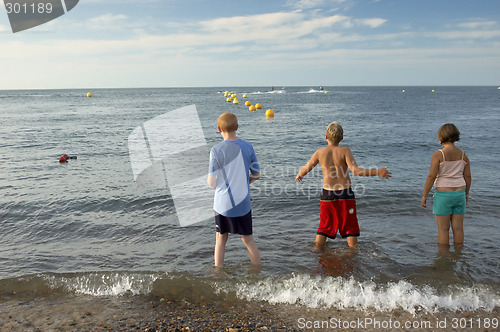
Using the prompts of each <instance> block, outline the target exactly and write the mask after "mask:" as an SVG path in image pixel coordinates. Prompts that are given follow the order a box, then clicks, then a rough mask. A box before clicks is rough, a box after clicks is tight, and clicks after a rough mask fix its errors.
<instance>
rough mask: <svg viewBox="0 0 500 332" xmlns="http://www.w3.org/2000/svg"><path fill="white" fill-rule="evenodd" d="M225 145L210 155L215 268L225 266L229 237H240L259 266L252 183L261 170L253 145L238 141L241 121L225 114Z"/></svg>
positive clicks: (220, 124)
mask: <svg viewBox="0 0 500 332" xmlns="http://www.w3.org/2000/svg"><path fill="white" fill-rule="evenodd" d="M217 128H218V130H219V132H220V133H221V135H222V137H223V138H224V141H222V142H221V143H219V144H217V145H216V146H214V147H213V148H212V150H211V151H210V168H209V173H208V179H207V182H208V184H209V185H210V187H212V188H213V189H214V190H215V195H214V211H215V225H216V236H215V253H214V258H215V266H218V267H221V266H224V254H225V248H226V243H227V239H228V233H233V234H239V235H241V240H242V241H243V244H244V245H245V247H246V248H247V250H248V255H249V257H250V261H251V262H252V264H254V265H260V264H261V262H260V254H259V249H258V248H257V244H256V243H255V240H254V238H253V235H252V234H253V230H252V207H251V203H250V183H252V182H254V181H255V180H258V179H259V178H260V167H259V163H258V162H257V156H256V155H255V151H254V149H253V147H252V145H251V144H250V143H249V142H247V141H244V140H242V139H239V138H237V137H236V130H237V129H238V118H237V117H236V115H234V114H233V113H224V114H222V115H221V116H219V118H218V120H217Z"/></svg>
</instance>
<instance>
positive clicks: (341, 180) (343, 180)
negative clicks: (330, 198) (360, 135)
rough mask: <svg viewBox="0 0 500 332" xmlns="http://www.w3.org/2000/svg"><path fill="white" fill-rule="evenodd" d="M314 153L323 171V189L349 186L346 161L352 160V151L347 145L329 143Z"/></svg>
mask: <svg viewBox="0 0 500 332" xmlns="http://www.w3.org/2000/svg"><path fill="white" fill-rule="evenodd" d="M315 154H317V158H318V161H319V164H320V165H321V171H322V172H323V188H324V189H327V190H342V189H345V188H349V187H350V186H351V179H350V177H349V165H348V163H350V161H351V160H352V153H351V150H350V149H349V148H348V147H345V146H336V145H332V144H329V145H328V146H326V147H324V148H321V149H318V150H317V151H316V153H315Z"/></svg>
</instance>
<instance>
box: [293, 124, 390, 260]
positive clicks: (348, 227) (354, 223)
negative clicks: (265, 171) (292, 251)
mask: <svg viewBox="0 0 500 332" xmlns="http://www.w3.org/2000/svg"><path fill="white" fill-rule="evenodd" d="M325 138H326V140H327V142H328V145H327V146H325V147H323V148H320V149H318V150H316V152H314V154H313V155H312V157H311V159H310V160H309V161H308V162H307V164H305V166H304V167H302V169H301V170H300V171H299V173H298V174H297V176H296V178H295V180H296V181H297V182H300V181H302V178H303V177H304V176H305V175H306V174H307V173H309V172H310V171H311V170H312V169H313V168H314V167H315V166H316V165H317V164H318V163H319V164H320V165H321V171H322V172H323V191H322V193H321V198H320V199H321V202H320V206H321V211H320V225H319V228H318V231H317V234H316V249H318V250H323V249H324V247H325V243H326V238H327V237H328V238H331V239H334V238H335V236H336V235H337V231H339V233H340V235H341V236H342V238H347V244H348V245H349V247H354V246H356V245H357V243H358V239H357V237H358V236H359V226H358V218H357V216H356V200H355V197H354V192H353V191H352V189H351V179H350V178H349V170H351V172H352V174H354V175H358V176H380V177H382V178H385V179H388V178H390V177H391V172H389V171H388V170H387V167H382V168H379V169H365V168H361V167H358V164H356V161H355V160H354V157H353V155H352V152H351V149H349V148H348V147H347V146H339V143H340V141H342V139H343V138H344V132H343V129H342V126H340V124H338V123H337V122H332V123H330V124H329V125H328V127H327V129H326V137H325Z"/></svg>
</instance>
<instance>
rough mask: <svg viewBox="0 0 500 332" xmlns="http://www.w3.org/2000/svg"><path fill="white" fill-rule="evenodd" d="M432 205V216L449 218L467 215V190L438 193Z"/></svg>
mask: <svg viewBox="0 0 500 332" xmlns="http://www.w3.org/2000/svg"><path fill="white" fill-rule="evenodd" d="M432 197H434V201H433V204H432V214H435V215H438V216H449V215H452V214H465V190H458V191H436V192H435V193H434V196H432Z"/></svg>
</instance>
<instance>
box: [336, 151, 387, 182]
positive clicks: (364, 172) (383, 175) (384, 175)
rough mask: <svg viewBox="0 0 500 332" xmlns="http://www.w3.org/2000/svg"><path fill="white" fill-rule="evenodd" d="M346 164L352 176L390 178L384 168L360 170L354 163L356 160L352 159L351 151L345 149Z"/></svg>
mask: <svg viewBox="0 0 500 332" xmlns="http://www.w3.org/2000/svg"><path fill="white" fill-rule="evenodd" d="M345 157H346V163H347V166H348V167H349V169H350V170H351V172H352V174H354V175H357V176H380V177H381V178H384V179H388V178H390V177H391V174H392V173H391V172H389V171H388V170H387V166H386V167H381V168H378V169H377V168H374V169H367V168H361V167H359V166H358V164H357V163H356V160H355V159H354V156H353V155H352V151H351V149H349V148H347V152H346V156H345Z"/></svg>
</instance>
